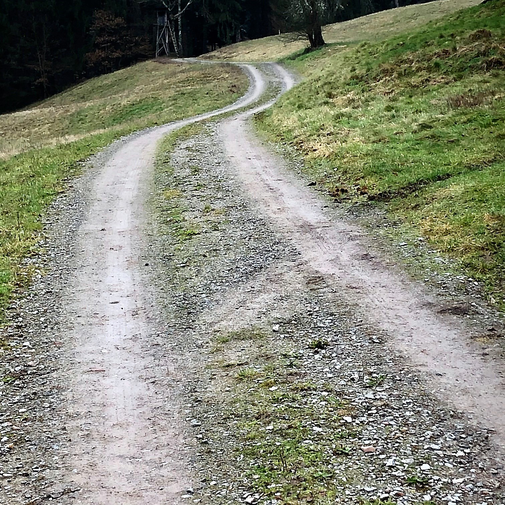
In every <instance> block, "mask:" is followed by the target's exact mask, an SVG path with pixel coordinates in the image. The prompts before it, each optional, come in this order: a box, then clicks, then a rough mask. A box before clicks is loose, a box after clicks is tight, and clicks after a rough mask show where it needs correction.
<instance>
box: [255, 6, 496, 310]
mask: <svg viewBox="0 0 505 505" xmlns="http://www.w3.org/2000/svg"><path fill="white" fill-rule="evenodd" d="M503 19H505V2H504V0H493V1H491V2H488V3H487V4H485V5H481V6H478V7H473V8H471V9H467V10H463V11H459V12H457V13H455V14H452V15H450V16H448V17H445V18H442V19H440V20H437V21H432V22H430V23H429V24H428V25H426V26H425V27H423V28H421V29H418V30H417V31H414V32H412V33H410V34H408V35H398V36H396V37H393V38H390V39H388V40H386V41H383V42H380V43H371V42H362V43H361V44H358V45H357V46H353V47H348V48H346V49H341V48H340V49H338V50H337V49H336V48H335V47H332V46H329V47H326V48H324V49H322V50H320V51H317V52H315V53H312V54H304V55H301V54H298V56H297V55H295V56H293V57H292V58H291V59H290V60H287V62H288V63H289V64H290V65H292V66H293V68H295V69H296V70H298V71H300V72H302V73H303V74H304V75H305V76H306V80H305V82H303V83H302V84H300V85H299V86H297V87H296V88H295V89H294V90H293V91H292V92H290V93H289V94H287V95H286V96H285V97H284V98H283V99H281V101H280V102H279V103H278V104H277V105H276V106H275V107H274V109H273V110H271V111H268V112H266V113H264V114H263V115H262V116H261V117H260V118H259V120H258V124H259V126H260V128H261V129H262V130H264V131H265V132H267V134H268V135H270V136H271V138H273V139H275V140H277V141H281V142H283V143H286V144H289V145H291V146H293V147H294V148H295V149H296V150H297V151H299V152H301V153H302V154H303V156H304V157H305V160H306V166H305V170H306V172H307V175H308V176H309V177H311V178H312V179H313V180H314V181H316V182H317V184H318V185H319V186H320V187H323V188H325V189H326V190H327V191H328V192H329V193H330V194H331V195H332V196H333V197H335V198H336V199H337V200H338V201H342V200H346V201H349V202H363V201H368V202H380V204H381V205H386V207H387V209H388V210H389V212H390V213H391V215H392V216H393V217H394V218H395V219H400V220H401V221H402V222H403V223H405V225H406V226H407V225H408V226H410V227H411V228H413V229H414V230H416V231H417V232H418V233H421V234H422V235H423V236H424V237H426V238H427V239H428V240H429V242H430V243H431V244H432V245H433V246H435V247H436V248H437V249H438V250H440V251H442V252H444V253H445V254H447V255H448V256H450V257H452V258H454V259H456V260H457V261H459V262H460V263H461V265H462V266H463V267H464V268H465V269H466V271H467V272H468V273H469V275H471V276H472V277H473V278H475V279H478V280H480V281H482V282H483V283H484V284H485V286H486V287H487V289H488V292H489V294H490V296H491V298H492V299H494V300H495V301H497V303H498V305H501V306H502V307H503V306H505V298H504V294H505V268H504V264H505V245H504V244H505V172H504V165H505V152H504V150H503V145H504V143H505V95H504V93H503V90H504V89H505V25H504V23H503Z"/></svg>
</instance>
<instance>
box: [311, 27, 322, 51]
mask: <svg viewBox="0 0 505 505" xmlns="http://www.w3.org/2000/svg"><path fill="white" fill-rule="evenodd" d="M307 35H308V36H309V42H310V48H311V49H317V48H318V47H323V46H324V45H325V41H324V38H323V32H322V30H321V26H320V25H319V26H314V27H313V28H312V30H311V31H310V32H309V33H308V34H307Z"/></svg>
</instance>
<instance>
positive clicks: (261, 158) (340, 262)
mask: <svg viewBox="0 0 505 505" xmlns="http://www.w3.org/2000/svg"><path fill="white" fill-rule="evenodd" d="M276 71H277V72H279V74H280V75H281V77H282V78H283V79H284V81H285V88H289V87H290V86H292V79H291V77H290V76H289V75H287V74H286V72H285V71H284V70H283V69H282V68H279V67H277V68H276ZM261 109H262V107H258V108H256V109H252V110H249V111H246V112H244V113H241V114H239V115H237V116H234V117H232V118H230V119H228V120H226V121H224V122H223V123H222V126H221V138H222V142H223V143H224V145H225V148H226V152H227V153H228V156H229V157H230V159H231V160H232V161H233V163H234V165H235V167H236V171H237V173H238V174H239V176H240V177H241V179H242V181H243V184H244V186H245V188H246V189H247V192H248V193H249V194H250V195H252V196H253V198H254V199H255V200H256V201H257V202H258V203H259V204H260V205H259V206H258V208H259V209H260V211H261V212H263V213H264V214H266V215H267V216H268V217H269V218H270V220H271V221H272V222H273V223H274V224H276V225H277V228H278V229H279V230H280V231H281V232H282V233H283V234H285V235H286V236H287V237H288V238H290V239H291V241H292V242H293V244H294V245H295V246H296V247H297V248H298V250H299V251H300V253H301V255H302V257H303V258H304V260H305V261H306V262H307V264H308V265H310V266H311V267H312V268H314V269H316V270H318V271H319V272H321V273H322V274H323V275H325V276H326V277H327V279H328V282H329V283H330V284H332V285H334V286H335V287H336V288H337V289H338V290H339V292H340V293H342V297H345V298H346V299H348V300H351V301H353V302H354V303H355V305H356V307H357V308H358V309H359V310H360V311H361V312H362V313H363V314H364V316H365V317H366V318H367V319H368V321H370V322H372V323H374V324H376V325H377V326H378V327H379V328H380V329H381V330H383V331H386V332H387V333H388V334H389V335H390V336H391V343H392V345H393V347H395V348H396V349H400V350H401V351H402V352H403V353H404V354H405V355H406V356H408V357H409V358H410V360H411V361H412V362H413V363H415V364H417V365H418V366H419V367H420V368H421V369H422V370H423V371H427V372H428V375H430V376H431V378H432V385H433V387H434V388H435V390H436V393H437V394H438V395H439V396H440V397H441V398H442V399H443V400H444V401H447V402H449V404H450V405H453V406H455V407H456V408H457V409H459V410H461V411H464V412H466V413H467V414H468V415H469V416H470V418H472V419H473V420H474V421H476V422H477V423H478V424H479V425H483V426H485V427H487V428H488V429H490V430H491V431H492V433H493V438H494V440H495V442H496V443H497V445H498V446H500V447H501V449H502V450H505V387H504V380H503V378H504V377H505V370H503V366H502V365H500V364H496V363H493V362H488V361H486V360H485V359H484V358H483V357H482V351H481V349H479V348H478V347H477V346H476V345H475V344H474V343H472V342H471V338H470V334H469V330H468V328H467V327H466V325H465V323H464V321H462V320H461V319H457V318H452V319H449V318H444V317H442V316H440V315H439V314H437V313H436V312H435V310H434V309H433V308H432V307H436V306H437V303H436V300H433V299H432V298H431V297H430V295H429V294H428V293H426V292H424V290H423V289H422V288H421V287H420V286H418V285H416V284H414V283H412V282H411V281H410V280H409V279H408V278H407V277H406V276H405V275H403V274H402V273H401V272H400V273H399V272H397V271H395V270H394V269H393V268H390V267H389V266H388V265H386V264H385V262H384V261H381V260H379V259H377V258H373V257H371V255H370V247H369V245H368V244H367V238H366V235H365V234H364V233H363V232H362V231H361V230H360V229H359V228H358V227H356V226H355V225H353V224H350V223H348V222H345V221H344V220H342V219H335V216H332V215H331V214H330V213H329V212H328V211H327V210H326V209H325V207H326V206H327V205H326V202H324V201H323V200H322V199H321V198H320V197H319V196H318V195H316V194H315V193H314V191H312V190H311V189H309V188H307V187H306V184H305V183H303V182H302V181H300V179H299V178H297V177H296V176H295V175H294V174H293V172H292V171H290V170H289V169H287V168H286V167H285V165H284V164H283V160H282V159H279V157H278V156H275V155H273V154H272V153H271V152H270V151H269V150H267V149H266V148H265V147H264V146H262V145H260V144H259V142H258V140H257V138H256V137H255V135H254V133H253V132H252V131H251V127H250V124H249V121H248V119H249V117H250V116H251V115H252V114H254V113H255V112H258V111H259V110H261ZM374 254H375V253H374Z"/></svg>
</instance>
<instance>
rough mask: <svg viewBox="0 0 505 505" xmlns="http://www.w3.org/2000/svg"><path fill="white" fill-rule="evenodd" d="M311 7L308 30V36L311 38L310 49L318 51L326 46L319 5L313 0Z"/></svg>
mask: <svg viewBox="0 0 505 505" xmlns="http://www.w3.org/2000/svg"><path fill="white" fill-rule="evenodd" d="M309 5H310V26H309V29H308V30H307V32H308V33H307V35H308V37H309V42H310V48H311V49H317V48H318V47H323V46H324V44H325V42H324V39H323V32H322V27H321V18H320V16H319V10H318V5H317V3H316V2H315V0H311V1H310V4H309Z"/></svg>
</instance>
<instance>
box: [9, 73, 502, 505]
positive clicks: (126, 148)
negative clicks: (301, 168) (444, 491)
mask: <svg viewBox="0 0 505 505" xmlns="http://www.w3.org/2000/svg"><path fill="white" fill-rule="evenodd" d="M243 68H244V71H246V72H247V73H248V75H249V76H250V78H251V87H250V90H249V92H248V94H247V95H246V96H245V97H244V98H243V99H242V100H240V101H239V102H237V103H236V104H234V105H233V106H230V107H227V108H225V109H223V110H220V111H216V112H214V113H210V114H205V115H202V116H199V117H196V118H191V119H188V120H185V121H181V122H177V123H174V124H170V125H167V126H164V127H160V128H155V129H150V130H148V131H145V132H141V133H139V134H135V135H133V136H131V137H130V138H127V139H124V140H122V141H121V142H119V143H116V144H115V145H114V146H112V147H111V148H110V149H109V150H108V151H106V152H105V153H104V154H102V156H101V158H100V166H98V167H97V168H95V170H94V171H93V172H92V174H91V175H90V176H89V177H88V178H87V179H85V182H84V183H82V186H81V191H83V192H85V193H86V195H85V200H86V202H87V203H86V204H85V205H84V207H83V209H82V216H81V218H80V221H79V225H78V227H77V228H76V230H75V233H74V234H73V239H75V242H74V243H73V246H72V250H73V252H72V255H71V257H65V258H64V259H63V260H62V261H65V262H66V263H67V264H66V265H65V272H66V273H65V274H64V276H63V277H62V278H63V281H61V279H60V281H61V282H62V285H63V287H62V289H61V293H60V295H59V297H58V303H60V304H61V307H60V309H59V310H58V323H57V325H56V326H57V328H58V330H57V332H58V335H57V340H58V341H61V342H63V344H62V345H63V347H64V352H62V353H61V355H58V361H57V363H56V364H55V365H54V369H53V371H52V374H51V379H50V380H52V381H54V382H55V383H59V384H60V386H59V388H60V390H61V391H62V392H61V395H60V397H59V398H60V400H59V401H60V405H59V407H58V411H59V412H60V413H62V415H64V421H63V422H64V424H65V431H64V433H63V434H61V435H59V438H60V439H63V438H64V439H65V442H64V447H65V451H64V453H63V454H62V455H60V456H59V458H58V457H55V459H57V460H58V461H59V463H58V465H56V466H55V464H54V465H53V466H51V465H49V466H48V467H47V468H48V469H47V472H46V478H47V479H49V481H50V482H51V484H50V485H49V484H48V486H47V489H48V491H47V492H44V491H41V490H40V489H39V488H40V483H39V484H35V483H34V482H35V481H36V479H33V480H31V481H30V482H31V484H30V483H29V482H28V481H27V480H25V481H23V480H22V477H21V476H16V475H15V470H12V468H11V469H9V470H5V469H4V474H6V475H7V477H5V478H4V485H3V486H2V489H1V490H0V492H1V493H3V494H0V497H2V496H3V499H4V502H2V503H6V504H7V503H43V502H45V501H46V500H48V499H51V500H53V501H56V502H60V503H67V502H68V503H82V504H117V505H128V504H147V503H150V504H162V503H163V504H175V503H187V502H188V500H190V501H191V500H192V498H193V488H194V487H195V467H194V459H195V453H194V450H193V449H192V448H191V444H189V445H188V444H187V443H186V438H187V437H188V436H189V437H193V435H192V434H189V435H188V433H190V430H191V423H189V424H188V421H187V419H185V414H184V412H185V410H184V409H185V403H186V402H188V401H189V400H188V399H187V398H186V397H185V386H184V384H185V382H188V381H189V380H190V377H187V376H185V374H187V373H189V368H186V369H185V365H184V363H183V359H182V358H181V356H179V355H177V353H175V352H174V353H173V355H170V353H168V354H167V353H163V354H157V352H156V349H157V346H158V345H160V341H161V340H162V339H165V340H166V339H167V338H170V336H169V335H168V336H167V333H166V332H167V330H166V321H164V320H163V317H164V316H163V314H161V312H160V310H159V308H158V302H157V297H159V296H160V295H159V292H158V291H157V290H156V289H155V288H153V287H152V285H151V282H150V278H149V275H150V274H149V272H151V271H152V264H150V263H151V262H152V261H156V258H152V257H150V256H149V254H148V253H147V252H146V248H148V246H149V244H150V239H149V236H148V231H147V230H148V229H149V226H148V221H149V212H150V208H149V206H148V201H149V199H150V195H151V193H152V191H153V189H152V185H153V166H154V158H155V152H156V146H157V143H158V141H159V140H160V139H161V138H162V137H163V136H165V135H166V134H168V133H170V132H172V131H174V130H176V129H178V128H181V127H183V126H185V125H189V124H191V123H195V122H204V121H205V120H207V119H210V118H212V117H213V116H217V115H219V114H225V113H231V112H233V111H236V110H239V109H243V110H246V112H243V111H242V112H240V113H238V114H235V115H232V116H231V117H230V118H228V119H225V120H223V121H222V122H220V123H219V126H218V128H217V131H216V133H215V136H214V137H213V142H217V143H219V145H221V146H222V149H223V151H222V155H223V156H224V157H225V160H223V163H227V164H229V166H230V168H231V170H233V171H234V173H235V174H236V176H237V180H238V181H240V182H239V184H240V185H241V188H242V191H243V198H244V199H245V200H246V201H247V202H248V205H250V206H251V208H252V209H253V211H254V213H256V215H257V216H259V217H260V218H261V219H264V220H265V222H267V223H268V225H269V226H271V227H272V229H273V230H274V233H275V234H276V235H278V236H279V237H280V238H281V239H282V241H284V242H285V243H286V244H289V247H290V248H292V250H293V251H294V252H293V254H295V255H298V260H297V269H298V270H297V272H298V273H297V274H296V275H295V274H293V273H292V274H290V273H289V268H287V267H286V266H278V267H277V268H278V269H279V272H277V274H275V269H273V270H270V271H267V272H266V273H265V272H263V273H262V275H261V276H260V277H261V281H260V284H261V289H260V292H259V293H257V294H255V295H254V296H253V299H251V296H252V295H247V296H246V295H244V293H241V292H240V291H237V290H236V289H230V290H229V291H227V292H226V293H225V294H224V296H221V295H220V296H218V297H216V300H215V301H214V304H215V308H214V309H213V312H212V311H211V315H212V314H213V316H212V317H214V318H217V316H216V314H221V315H220V316H219V318H220V320H221V322H222V320H225V319H226V317H227V316H226V314H227V313H229V312H231V313H232V312H234V311H237V310H239V308H240V307H239V306H240V305H241V304H249V303H253V301H255V303H257V304H259V305H263V306H264V305H268V304H269V303H270V301H269V300H271V298H272V297H274V298H275V296H274V295H273V294H272V293H273V292H276V291H279V290H280V291H282V290H283V289H284V288H283V286H282V283H283V282H284V280H285V279H288V278H289V277H290V275H294V277H296V276H299V277H300V278H304V275H305V274H307V275H309V277H310V278H311V279H316V280H317V279H319V280H318V282H324V284H325V285H326V286H329V288H331V289H332V292H334V293H338V297H340V298H342V299H343V300H345V303H346V304H348V305H349V306H351V307H352V308H353V310H355V312H356V314H359V316H360V317H361V318H362V319H363V320H366V321H367V324H370V325H375V326H376V327H377V328H379V329H380V331H381V332H383V333H384V334H386V335H387V336H388V338H387V341H386V342H385V343H384V345H385V346H386V347H387V346H390V348H391V350H392V351H391V352H400V353H402V355H403V356H404V357H405V360H406V361H408V362H410V363H413V364H415V366H416V367H417V370H418V371H419V373H421V374H422V375H423V376H424V377H425V378H426V381H427V382H426V384H428V387H430V388H431V389H432V393H433V394H435V395H436V396H437V397H438V398H439V399H440V401H441V402H443V404H444V405H449V406H451V407H452V408H454V409H457V410H459V411H462V412H464V413H465V414H464V415H466V416H467V418H466V420H465V422H469V423H474V425H476V426H479V427H483V428H485V429H487V431H488V432H489V433H490V436H491V439H492V443H491V446H490V447H492V449H490V450H492V451H495V452H496V455H497V458H498V460H499V459H500V458H501V454H503V452H504V451H505V388H504V383H503V381H504V376H503V373H504V370H503V366H502V364H501V363H498V362H497V361H494V360H485V359H484V358H483V357H482V356H481V354H482V353H481V350H480V348H479V347H478V346H476V345H475V344H474V343H472V340H471V336H472V334H473V333H472V332H474V331H475V329H474V328H470V327H469V326H468V323H467V322H466V321H465V319H464V318H462V317H456V316H444V315H440V314H439V313H437V311H436V310H435V309H434V308H433V307H437V300H436V298H435V297H434V295H433V294H430V293H429V292H428V291H427V290H426V289H425V288H423V287H422V286H420V285H419V284H416V283H413V282H411V281H410V280H408V278H407V277H406V275H404V274H403V273H402V272H401V271H399V269H398V267H396V266H395V265H393V264H391V263H390V262H389V261H388V260H387V258H383V257H381V256H380V254H379V253H378V252H375V250H374V246H373V243H371V242H372V241H371V240H370V238H369V237H368V236H367V234H366V233H365V232H364V231H363V230H362V229H361V228H359V227H358V226H357V225H356V224H353V223H350V222H348V221H346V220H345V219H344V218H343V217H342V216H340V215H339V214H338V213H337V211H335V210H332V209H331V208H328V202H326V201H325V200H324V198H322V197H321V196H319V195H317V194H316V193H315V192H313V191H312V189H309V188H308V187H307V184H306V182H304V181H303V180H302V179H300V178H299V177H298V176H296V175H294V173H293V171H292V170H290V169H289V168H288V166H287V164H286V163H285V162H283V161H282V160H281V159H280V158H279V157H278V156H277V155H274V154H272V153H271V152H270V151H269V150H268V149H267V148H266V147H265V146H263V145H261V143H260V142H258V140H257V139H256V138H255V135H254V132H253V130H252V127H251V122H250V118H251V116H252V115H253V114H254V113H256V112H259V111H261V110H263V109H264V108H266V107H269V106H270V105H271V104H272V103H273V100H272V101H268V99H266V98H264V97H265V96H266V95H267V91H268V90H270V91H272V90H276V93H277V94H279V93H281V92H284V91H286V90H288V89H290V88H291V87H292V86H293V85H294V81H293V78H292V77H291V76H290V75H289V74H288V73H287V72H286V71H284V70H283V69H282V68H281V67H279V66H278V65H274V64H271V65H263V66H262V67H261V69H258V68H255V67H252V66H249V65H244V66H243ZM261 100H264V101H265V103H261ZM258 103H260V105H257V104H258ZM254 104H256V107H255V108H251V107H253V105H254ZM255 240H256V239H255ZM182 266H184V265H182ZM55 268H56V269H57V267H55ZM174 268H175V267H174ZM286 268H287V270H286ZM268 272H270V273H268ZM294 277H293V279H291V281H290V286H291V287H290V289H291V290H292V289H293V286H295V285H296V283H297V282H298V281H297V280H296V279H295V278H294ZM296 278H297V279H298V277H296ZM248 282H249V281H248ZM278 283H280V284H279V285H277V284H278ZM251 286H252V285H251ZM251 286H250V288H249V289H250V290H251V292H255V289H256V288H254V287H251ZM286 289H287V288H286ZM202 296H203V295H202ZM244 296H245V297H246V298H247V300H246V298H244V299H242V298H241V297H244ZM256 296H257V298H255V297H256ZM263 298H264V300H263V301H262V302H260V301H259V300H261V299H263ZM237 305H238V306H237ZM220 311H221V312H220ZM207 317H208V318H210V319H212V317H211V316H207ZM240 317H245V316H244V315H242V316H240ZM235 318H237V316H236V315H235ZM210 319H209V320H210ZM209 324H210V323H209ZM214 324H217V322H216V321H214ZM189 334H190V332H188V335H189ZM188 338H189V337H188ZM163 345H166V342H164V344H163ZM371 352H373V351H371ZM419 387H424V388H425V387H427V386H426V385H422V386H419ZM432 393H430V394H432ZM4 397H5V394H4ZM46 419H47V417H46ZM34 426H37V425H34ZM33 429H35V428H33ZM188 430H189V431H188ZM27 433H28V431H27ZM33 438H34V439H35V438H36V436H35V435H34V436H33ZM58 443H59V442H58ZM19 450H20V451H22V450H23V449H22V448H21V447H20V449H19ZM26 450H27V452H29V451H28V449H26ZM32 452H33V451H32ZM35 452H36V451H35ZM13 454H14V456H15V453H13ZM20 454H21V452H20ZM32 456H33V455H32ZM33 457H35V456H33ZM18 459H19V460H21V459H22V457H21V456H20V457H19V458H18ZM3 461H4V462H6V461H9V456H8V455H7V456H5V457H4V460H3ZM12 461H14V457H13V458H12ZM34 464H35V463H34ZM12 465H14V463H12ZM7 466H8V465H7V464H6V467H5V468H7ZM13 468H14V467H13ZM8 472H14V473H8ZM5 479H7V480H5ZM39 480H40V479H39ZM37 486H39V488H37ZM30 488H33V489H32V490H31V491H30ZM27 489H28V491H29V492H26V491H27ZM34 489H37V491H34ZM42 489H43V488H42ZM55 490H56V491H55ZM208 500H210V501H212V500H211V498H208ZM244 500H246V501H245V502H246V503H256V501H254V500H260V498H254V500H253V499H250V498H249V497H248V496H246V498H244ZM247 500H249V501H247ZM196 501H198V500H196ZM218 502H219V501H218V500H217V501H216V503H218ZM225 502H226V503H235V502H241V500H240V499H238V498H234V499H229V501H228V502H227V501H226V500H225V501H221V502H219V503H225ZM349 503H350V502H349ZM399 503H400V502H399ZM490 503H491V502H490ZM492 503H498V502H497V501H493V502H492Z"/></svg>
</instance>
